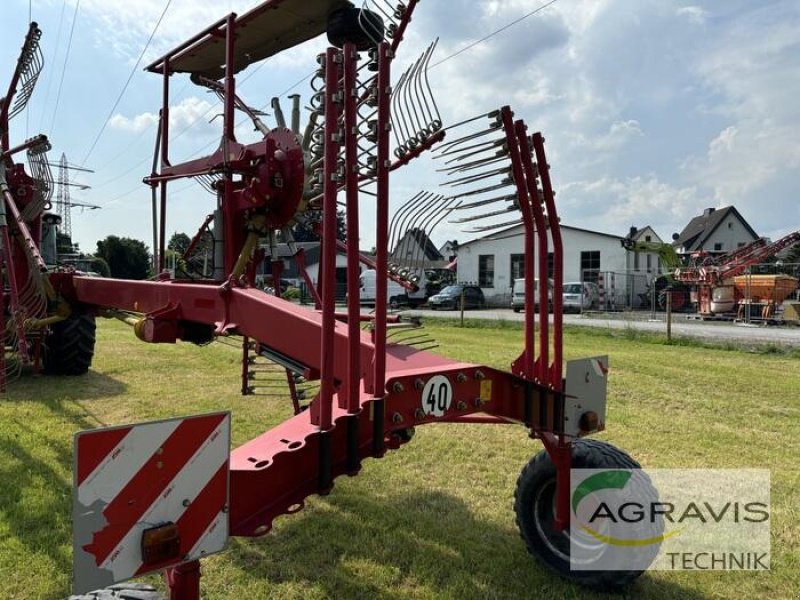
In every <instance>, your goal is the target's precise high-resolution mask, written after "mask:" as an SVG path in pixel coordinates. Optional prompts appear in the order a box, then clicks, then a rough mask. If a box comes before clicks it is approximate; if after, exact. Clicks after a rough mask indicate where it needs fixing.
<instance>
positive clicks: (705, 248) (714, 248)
mask: <svg viewBox="0 0 800 600" xmlns="http://www.w3.org/2000/svg"><path fill="white" fill-rule="evenodd" d="M758 238H759V236H758V234H757V233H756V232H755V231H753V228H752V227H750V225H749V224H748V223H747V221H745V219H744V217H742V215H741V214H740V213H739V211H738V210H736V208H735V207H733V206H726V207H724V208H716V209H715V208H707V209H705V210H704V211H703V214H701V215H698V216H696V217H694V218H693V219H692V220H691V221H689V223H688V225H686V227H684V228H683V231H681V232H680V233H679V234H678V235H677V237H674V241H673V242H672V245H673V246H674V247H675V251H676V252H677V253H678V254H691V253H693V252H708V253H710V254H724V253H725V252H731V251H732V250H736V249H737V248H741V247H742V246H745V245H747V244H749V243H750V242H754V241H755V240H757V239H758Z"/></svg>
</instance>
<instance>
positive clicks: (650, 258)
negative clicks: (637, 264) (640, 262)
mask: <svg viewBox="0 0 800 600" xmlns="http://www.w3.org/2000/svg"><path fill="white" fill-rule="evenodd" d="M652 270H653V255H652V254H648V255H647V272H648V273H649V272H650V271H652Z"/></svg>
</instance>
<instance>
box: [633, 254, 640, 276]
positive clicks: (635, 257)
mask: <svg viewBox="0 0 800 600" xmlns="http://www.w3.org/2000/svg"><path fill="white" fill-rule="evenodd" d="M639 256H640V254H639V253H638V252H634V253H633V270H634V271H639V270H640V269H641V268H642V267H641V265H640V264H639V262H640V258H639Z"/></svg>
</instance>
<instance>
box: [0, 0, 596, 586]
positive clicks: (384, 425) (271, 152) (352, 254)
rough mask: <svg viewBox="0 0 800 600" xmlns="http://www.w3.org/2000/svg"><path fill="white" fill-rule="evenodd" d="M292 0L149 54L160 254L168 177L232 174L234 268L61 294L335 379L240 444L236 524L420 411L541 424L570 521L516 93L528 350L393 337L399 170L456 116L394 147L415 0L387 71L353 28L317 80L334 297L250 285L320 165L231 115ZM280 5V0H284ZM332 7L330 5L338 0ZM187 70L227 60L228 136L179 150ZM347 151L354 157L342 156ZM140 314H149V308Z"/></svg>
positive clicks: (514, 140)
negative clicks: (365, 239)
mask: <svg viewBox="0 0 800 600" xmlns="http://www.w3.org/2000/svg"><path fill="white" fill-rule="evenodd" d="M294 3H295V4H297V2H294ZM292 4H293V2H292V1H290V0H283V1H281V0H270V1H268V2H266V3H264V4H263V5H261V6H260V7H258V8H257V9H254V10H253V11H251V12H250V13H248V14H247V15H245V16H244V17H242V19H237V18H236V15H229V16H228V17H227V18H225V19H223V20H220V21H218V22H217V23H215V24H214V25H212V26H211V27H209V28H207V29H206V30H204V31H203V32H201V33H200V34H198V35H197V36H195V37H193V38H192V39H190V40H189V41H187V42H186V43H184V44H182V45H180V46H179V47H178V48H176V49H174V50H173V51H171V52H170V53H168V54H167V55H165V56H164V57H162V58H161V59H159V60H158V61H156V63H153V64H152V65H150V67H148V70H151V71H153V72H157V73H160V74H161V75H162V77H163V94H162V99H163V106H162V109H161V118H160V126H159V143H158V146H157V155H156V157H155V160H154V164H155V165H156V167H158V169H157V170H154V172H153V173H152V174H151V175H150V176H149V177H147V178H146V179H145V183H147V184H148V185H150V186H151V188H152V189H153V199H154V214H157V215H158V219H157V220H158V235H157V238H158V239H157V248H156V250H157V255H158V256H159V266H160V268H162V269H163V266H164V252H163V250H164V248H165V232H166V218H167V199H168V196H167V189H168V185H169V183H170V182H172V181H174V180H176V179H180V178H189V177H197V176H199V175H211V176H213V177H216V178H218V180H217V182H216V183H215V184H214V187H215V191H216V192H217V194H218V205H219V210H220V211H221V217H222V229H223V231H222V232H221V233H222V234H223V235H222V238H223V239H224V257H223V264H222V265H220V267H221V270H222V272H224V277H218V278H217V279H216V280H202V281H198V282H193V283H188V282H179V281H172V280H170V279H169V278H168V277H167V276H164V277H159V278H158V279H157V280H156V281H122V280H114V279H100V278H88V277H81V276H76V275H75V274H74V273H53V274H51V275H50V277H49V281H50V283H51V284H52V286H53V288H54V293H55V294H56V295H58V296H59V297H60V298H63V299H65V300H67V301H69V302H70V303H72V304H73V305H75V306H81V307H93V308H94V309H95V310H96V311H97V312H98V313H103V314H113V313H114V312H115V311H116V313H117V316H120V315H123V316H124V319H125V320H126V322H132V324H135V330H136V333H137V335H138V336H139V337H141V338H142V339H143V340H145V341H147V342H152V343H174V342H175V341H177V340H186V341H193V342H200V341H208V340H210V339H213V337H214V336H226V335H229V334H239V335H241V336H243V337H244V339H245V343H246V344H249V341H250V340H253V341H254V342H255V343H256V345H257V348H258V351H259V352H260V353H262V354H264V355H266V356H269V358H270V359H271V360H273V361H274V362H277V363H278V364H281V365H283V366H284V367H286V368H287V369H290V370H291V371H292V372H294V373H302V374H303V375H304V376H305V377H306V378H307V379H315V380H316V379H319V380H320V384H321V387H320V393H319V394H318V395H317V397H316V398H315V399H314V400H313V402H312V403H311V405H310V407H309V410H307V411H305V412H301V413H299V414H297V415H295V416H294V417H293V418H291V419H289V420H288V421H286V422H284V423H283V424H281V425H279V426H277V427H275V428H273V429H271V430H270V431H267V432H265V433H264V434H262V435H261V436H259V437H257V438H256V439H254V440H251V441H250V442H248V443H246V444H244V445H243V446H241V447H240V448H237V449H236V450H234V451H233V453H232V455H231V481H230V486H231V512H230V519H231V529H232V531H233V533H234V534H236V535H247V536H253V535H261V534H263V533H266V532H267V531H268V530H269V528H270V527H271V524H272V521H273V519H274V518H275V517H276V516H277V515H280V514H284V513H291V512H295V511H297V510H299V509H300V508H302V504H303V502H304V499H305V498H306V497H307V496H308V495H310V494H313V493H323V494H324V493H328V492H329V491H330V490H331V488H332V486H333V482H334V479H335V477H336V476H338V475H340V474H344V473H350V474H352V473H356V472H358V470H359V469H360V464H361V460H362V459H363V458H365V457H368V456H372V457H381V456H382V455H383V454H384V453H385V451H386V450H387V449H394V448H397V447H399V446H400V445H402V444H403V443H405V442H407V441H408V440H409V439H410V438H411V435H412V433H413V428H414V427H416V426H417V425H422V424H426V423H434V422H483V423H518V424H524V425H525V426H526V427H527V428H528V429H530V431H531V435H532V436H533V437H538V438H540V439H542V441H543V443H544V445H545V447H546V449H547V451H548V452H549V454H550V456H551V458H552V460H553V462H554V463H555V465H556V469H557V478H556V489H557V499H556V506H555V514H554V521H555V528H556V530H557V531H559V532H560V531H561V530H563V529H564V528H565V527H567V525H568V515H569V503H568V492H569V467H570V461H571V456H572V447H571V438H569V437H567V436H566V435H565V434H564V410H565V409H564V406H565V401H564V393H563V381H562V352H563V348H562V339H561V338H562V325H561V296H562V294H561V285H562V280H563V273H562V260H563V248H562V241H561V236H560V229H559V220H558V215H557V212H556V207H555V202H554V193H553V190H552V186H551V183H550V178H549V173H548V169H549V166H548V165H547V162H546V157H545V151H544V139H543V138H542V136H541V134H538V133H536V134H534V135H533V136H530V137H529V136H528V134H527V132H526V126H525V124H524V122H523V121H521V120H516V121H515V120H514V119H513V113H512V112H511V109H510V108H509V107H504V108H503V109H501V110H500V111H495V112H494V113H490V114H495V115H498V117H499V122H497V123H495V124H493V125H492V126H491V127H490V129H489V130H488V131H490V132H491V131H495V130H497V131H498V133H501V134H502V135H503V136H504V141H505V143H504V146H505V148H507V151H508V160H509V161H510V170H511V172H512V173H513V182H514V185H515V189H516V201H515V202H516V205H517V206H518V208H519V209H520V211H521V213H522V219H523V224H524V226H525V234H526V235H525V273H526V285H528V287H529V289H528V293H527V294H526V298H527V301H526V307H525V335H524V339H525V349H524V352H523V354H522V356H520V358H519V359H518V360H517V361H515V363H514V365H513V367H512V372H502V371H499V370H496V369H492V368H490V367H486V366H482V365H473V364H469V363H462V362H457V361H452V360H449V359H446V358H443V357H440V356H437V355H435V354H431V353H429V352H426V351H423V350H418V349H415V348H413V347H410V346H405V345H400V344H395V343H391V342H389V341H387V332H388V323H389V319H388V318H387V314H386V308H387V280H388V277H389V272H388V229H389V228H388V220H389V210H388V208H389V174H390V172H391V171H392V170H393V169H395V168H397V167H398V166H401V165H402V164H405V163H406V162H408V161H409V160H411V159H412V158H415V157H416V156H419V154H420V153H422V152H423V151H425V150H426V149H428V148H430V147H431V146H432V145H433V144H435V143H437V142H439V141H441V140H442V139H443V137H444V131H432V132H427V133H426V134H425V135H427V136H428V137H427V138H425V139H422V140H416V144H417V145H416V146H415V147H414V148H413V149H412V150H411V151H410V152H408V153H406V154H405V155H404V156H403V157H402V159H401V160H400V161H398V162H396V163H392V162H391V159H390V128H391V122H392V118H391V114H390V109H391V103H390V101H391V93H392V90H391V77H390V74H391V64H392V60H393V58H394V53H395V50H396V49H397V45H398V44H399V41H400V39H401V38H402V35H403V31H404V30H405V27H406V25H407V23H408V21H409V20H410V19H411V14H412V13H413V9H414V7H415V6H416V2H415V1H412V2H410V3H408V4H407V5H406V6H405V7H404V8H403V10H398V11H397V12H396V13H395V17H396V18H397V19H398V20H399V21H398V22H396V23H393V25H394V27H393V29H392V28H390V31H393V32H394V33H393V35H394V37H393V38H392V42H391V43H390V42H388V41H381V42H379V43H376V45H375V48H374V49H373V50H371V51H370V52H371V56H370V58H369V60H370V63H371V64H370V66H371V67H372V68H374V69H375V73H374V75H372V76H369V78H368V79H366V81H359V77H364V74H365V73H366V72H367V71H366V70H362V69H360V66H359V64H358V60H357V57H356V53H355V49H354V47H353V45H352V44H351V43H348V44H345V46H344V49H343V51H340V50H338V49H335V48H329V49H328V50H327V52H326V53H325V54H324V58H323V60H322V62H321V63H320V67H321V71H322V72H321V76H322V77H323V80H324V82H325V86H324V89H322V90H320V92H319V95H320V98H321V100H322V103H323V106H324V111H322V112H323V113H324V117H325V121H324V125H323V127H322V134H323V135H322V137H321V139H322V146H323V148H322V158H323V161H322V163H321V165H322V166H321V175H322V182H321V183H322V196H321V201H322V206H321V208H322V227H321V233H322V266H321V276H320V285H319V289H318V290H316V291H317V302H318V305H319V309H318V310H317V311H311V310H307V309H305V308H301V307H298V306H297V305H295V304H292V303H290V302H287V301H285V300H282V299H280V298H279V297H275V296H269V295H266V294H264V293H263V292H261V291H260V290H257V289H255V288H254V287H252V280H253V266H254V263H255V261H256V260H257V259H258V257H259V256H263V255H260V254H259V250H258V240H259V238H260V237H261V236H262V235H264V234H269V233H271V232H272V231H273V230H274V229H275V228H279V227H281V226H283V225H286V224H287V223H289V222H290V221H291V220H292V219H293V218H296V217H297V213H298V210H302V207H303V190H304V183H305V177H306V174H305V165H304V158H303V150H302V147H301V145H300V143H299V142H298V140H297V138H296V136H295V133H294V132H291V131H289V130H286V129H284V128H278V129H274V130H271V131H269V132H268V133H266V134H265V137H264V139H263V140H262V141H261V142H258V143H255V144H250V145H243V144H240V143H239V142H237V140H236V138H235V135H234V120H233V119H234V110H235V109H236V108H237V102H239V100H238V98H237V97H236V94H235V78H234V74H235V73H236V72H237V71H238V70H240V69H241V68H242V67H243V66H244V64H246V63H247V62H248V61H249V60H250V57H249V55H248V54H247V52H245V53H242V52H241V50H242V48H241V47H237V37H239V36H241V39H240V42H241V45H243V46H245V47H249V46H248V44H254V43H255V42H256V41H258V40H255V38H254V37H253V36H252V35H251V34H250V33H249V32H254V31H255V32H257V31H259V28H260V27H262V26H263V27H272V26H273V25H274V23H278V22H280V20H281V18H284V17H285V18H286V19H289V20H291V19H293V18H294V16H293V15H295V11H292V10H286V11H284V12H280V9H282V8H286V7H287V6H290V5H292ZM340 4H342V3H341V2H337V1H335V0H333V1H330V2H321V1H319V2H313V3H310V5H313V6H311V7H310V8H309V10H310V11H311V9H312V8H313V11H312V12H314V11H317V9H326V10H328V9H329V10H333V9H334V8H337V7H339V5H340ZM326 7H327V8H326ZM268 8H274V9H276V10H275V11H273V12H270V11H268V10H267V9H268ZM309 14H310V13H309ZM315 14H316V13H315ZM320 14H326V13H325V10H322V12H321V13H320ZM318 16H319V15H317V16H315V17H314V18H311V17H309V18H310V19H311V20H310V23H311V24H310V25H308V24H307V27H308V28H309V29H314V30H316V28H317V26H318V25H319V23H318V21H317V17H318ZM273 22H274V23H273ZM245 25H246V26H247V29H246V28H245ZM256 37H258V36H256ZM300 38H302V39H306V37H305V34H304V33H303V34H302V35H301V34H296V35H295V36H294V37H291V36H290V38H289V39H292V40H294V41H293V42H287V41H280V40H279V41H276V42H274V43H272V45H270V44H268V46H269V48H260V47H259V48H256V46H253V48H252V49H251V50H252V51H253V52H255V53H256V54H258V55H260V56H262V57H263V56H264V55H269V53H270V52H273V53H274V52H276V51H279V50H281V49H284V48H285V47H289V46H292V45H294V44H295V43H298V42H299V41H302V39H300ZM223 40H224V44H223V43H222V42H223ZM262 41H263V40H262ZM223 48H224V51H223ZM264 53H266V54H264ZM254 56H255V55H254ZM175 71H188V72H192V73H196V74H198V75H202V76H209V73H211V72H212V71H213V72H214V73H215V74H216V75H217V76H218V77H224V78H223V80H222V83H220V84H218V86H217V87H218V88H219V89H221V93H222V95H223V131H222V139H221V143H220V146H219V149H218V150H217V151H216V152H214V153H213V154H212V155H210V156H206V157H203V158H200V159H196V160H192V161H189V162H186V163H183V164H178V165H173V164H172V163H171V161H170V159H169V99H170V94H169V81H170V75H171V74H173V73H174V72H175ZM217 71H219V73H217ZM360 87H363V88H364V91H363V93H359V92H358V90H359V89H360ZM367 102H373V103H374V104H372V105H371V106H374V108H375V115H374V118H375V121H374V122H372V123H370V125H372V126H373V127H371V130H372V131H373V132H374V156H373V157H372V158H373V159H374V161H373V165H374V171H373V172H372V174H371V175H370V176H369V177H368V178H371V179H372V180H374V184H375V202H376V230H375V239H376V248H377V253H376V257H375V261H374V267H375V269H376V271H377V277H376V282H377V285H376V293H375V302H376V306H375V312H374V315H373V316H371V317H369V320H370V325H371V327H370V330H369V331H362V330H361V328H360V326H359V325H360V323H361V322H362V320H363V319H364V317H362V315H361V314H360V306H359V297H358V296H359V292H358V285H357V279H356V278H355V277H354V275H355V271H356V269H355V267H354V266H355V265H357V264H358V262H359V259H360V257H359V253H358V239H359V238H358V234H357V233H354V232H358V192H359V187H358V186H359V185H360V184H362V183H363V182H364V177H362V176H360V175H359V176H358V177H357V176H356V166H357V165H358V162H359V153H360V152H361V151H362V150H361V148H360V147H359V145H358V135H359V133H358V127H353V126H352V125H353V123H354V119H357V112H356V110H357V108H358V106H359V105H360V104H361V103H367ZM340 117H341V119H342V120H343V123H344V128H342V127H341V123H340ZM4 149H5V148H4ZM342 155H343V156H342ZM342 157H343V158H344V171H342V170H341V169H340V160H341V159H342ZM534 157H535V162H534ZM342 188H344V190H345V192H346V203H347V208H348V210H347V212H346V219H347V229H348V232H350V235H349V236H348V241H347V243H346V253H347V260H348V265H349V266H350V268H351V273H349V277H348V291H349V294H348V299H347V311H346V321H347V322H346V323H342V322H341V321H340V317H341V316H338V317H337V314H336V312H335V285H336V282H335V269H334V267H335V257H336V249H337V240H336V225H337V223H336V221H337V215H336V212H337V194H338V192H339V190H340V189H342ZM540 188H541V189H540ZM6 196H7V204H8V206H9V207H10V208H11V213H12V216H13V217H14V218H15V219H16V220H17V222H18V223H19V218H18V217H17V214H16V212H15V210H14V209H15V202H14V199H13V198H10V197H8V196H9V194H6ZM209 223H210V219H206V222H205V223H204V225H203V226H202V227H201V228H200V231H199V233H198V236H196V238H195V239H196V240H197V239H199V237H200V236H201V235H202V232H203V231H204V230H205V228H206V227H207V226H208V224H209ZM18 229H19V231H20V232H22V233H23V237H24V238H25V242H26V243H27V244H28V246H30V247H31V248H30V253H29V255H28V256H26V258H27V259H31V257H33V258H34V259H35V257H36V255H37V252H36V246H37V244H38V238H36V237H35V235H28V236H25V235H24V227H22V226H21V225H19V226H18ZM548 231H549V233H550V237H551V239H552V242H553V249H552V250H553V253H554V265H555V269H556V272H555V276H554V291H553V312H554V322H553V327H552V328H550V326H549V323H548V316H547V308H548V301H547V298H548V289H547V278H545V277H540V285H541V287H540V289H539V290H538V294H539V299H540V302H539V313H538V315H537V314H535V312H534V305H535V303H534V299H535V295H534V294H535V292H536V291H535V290H533V289H532V286H533V281H534V277H533V274H534V271H533V265H534V260H535V251H536V250H538V252H539V260H540V272H542V271H541V269H544V270H545V271H546V267H547V261H546V258H547V254H548V250H549V248H548ZM28 262H31V261H30V260H29V261H28ZM32 262H34V263H35V262H36V261H35V260H33V261H32ZM273 276H275V273H273ZM277 276H278V278H279V272H278V275H277ZM120 311H124V313H121V312H120ZM130 313H136V314H138V315H141V316H140V317H137V318H134V317H131V316H130ZM537 317H538V325H539V347H538V354H537V351H536V346H535V325H536V323H537ZM551 344H552V348H553V356H552V360H551V357H550V350H549V349H550V346H551ZM247 348H249V345H248V346H247ZM243 389H244V387H243ZM584 433H588V432H584ZM167 580H168V583H169V585H170V588H171V595H172V598H173V600H195V599H197V598H199V569H197V568H196V565H195V564H194V563H190V564H187V565H182V566H181V567H178V568H175V569H172V570H170V571H169V572H168V573H167Z"/></svg>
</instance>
